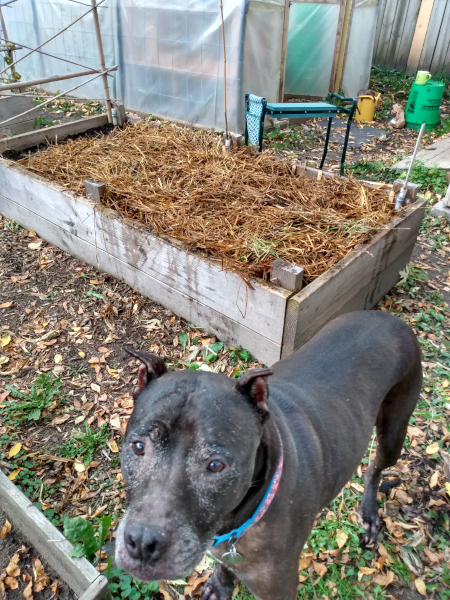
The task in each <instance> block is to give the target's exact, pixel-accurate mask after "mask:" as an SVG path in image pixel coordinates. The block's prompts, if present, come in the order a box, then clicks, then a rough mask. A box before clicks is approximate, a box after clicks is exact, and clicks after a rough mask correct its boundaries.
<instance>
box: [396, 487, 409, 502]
mask: <svg viewBox="0 0 450 600" xmlns="http://www.w3.org/2000/svg"><path fill="white" fill-rule="evenodd" d="M395 499H396V500H398V501H399V502H400V504H411V502H412V501H413V499H412V498H411V497H410V496H408V494H407V493H406V492H405V490H401V489H396V490H395Z"/></svg>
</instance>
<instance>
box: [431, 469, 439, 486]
mask: <svg viewBox="0 0 450 600" xmlns="http://www.w3.org/2000/svg"><path fill="white" fill-rule="evenodd" d="M438 479H439V471H437V470H436V471H435V472H434V473H433V475H432V476H431V477H430V488H434V487H436V486H437V485H438Z"/></svg>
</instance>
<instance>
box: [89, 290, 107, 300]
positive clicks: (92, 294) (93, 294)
mask: <svg viewBox="0 0 450 600" xmlns="http://www.w3.org/2000/svg"><path fill="white" fill-rule="evenodd" d="M85 298H97V300H103V295H102V294H99V293H98V292H95V291H94V290H93V289H90V290H89V291H88V292H87V294H86V296H85Z"/></svg>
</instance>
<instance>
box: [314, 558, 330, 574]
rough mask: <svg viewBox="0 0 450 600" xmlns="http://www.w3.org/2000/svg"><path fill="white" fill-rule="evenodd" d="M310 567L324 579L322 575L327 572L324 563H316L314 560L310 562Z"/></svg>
mask: <svg viewBox="0 0 450 600" xmlns="http://www.w3.org/2000/svg"><path fill="white" fill-rule="evenodd" d="M312 567H313V569H314V571H315V572H316V573H317V574H318V575H320V576H321V577H324V575H325V574H326V573H327V572H328V569H327V567H326V565H324V563H320V562H316V561H315V560H313V561H312Z"/></svg>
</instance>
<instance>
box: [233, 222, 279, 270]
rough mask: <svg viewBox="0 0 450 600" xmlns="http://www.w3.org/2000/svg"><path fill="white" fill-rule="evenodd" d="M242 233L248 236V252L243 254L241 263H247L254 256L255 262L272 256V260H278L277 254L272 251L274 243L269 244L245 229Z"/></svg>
mask: <svg viewBox="0 0 450 600" xmlns="http://www.w3.org/2000/svg"><path fill="white" fill-rule="evenodd" d="M244 231H245V232H246V233H247V235H248V241H247V247H248V248H249V250H248V251H247V252H244V254H243V256H242V257H241V260H242V262H248V260H249V259H250V257H252V256H255V257H256V262H259V261H260V260H263V259H265V258H266V257H267V256H273V257H274V258H278V252H277V251H276V250H274V249H273V244H274V242H270V241H268V240H265V239H264V238H262V237H261V238H258V237H256V236H255V235H252V234H251V233H250V232H249V231H248V230H247V229H245V228H244Z"/></svg>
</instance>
